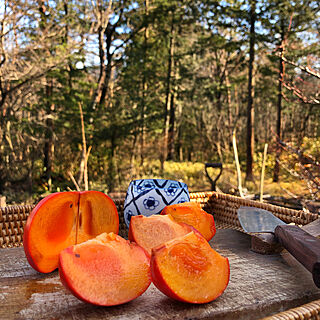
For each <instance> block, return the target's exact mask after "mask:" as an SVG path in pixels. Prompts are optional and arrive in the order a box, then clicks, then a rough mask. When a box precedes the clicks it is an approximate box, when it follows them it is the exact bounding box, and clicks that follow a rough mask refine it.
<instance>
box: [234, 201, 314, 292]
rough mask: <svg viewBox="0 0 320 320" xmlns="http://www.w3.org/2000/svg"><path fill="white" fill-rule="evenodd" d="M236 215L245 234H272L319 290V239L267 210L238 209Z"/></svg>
mask: <svg viewBox="0 0 320 320" xmlns="http://www.w3.org/2000/svg"><path fill="white" fill-rule="evenodd" d="M237 214H238V219H239V222H240V224H241V226H242V228H243V229H244V230H245V231H246V232H248V233H261V232H271V233H273V234H274V236H275V239H276V240H277V241H279V243H280V244H281V245H282V246H283V247H284V248H285V249H287V250H288V252H290V254H292V255H293V256H294V257H295V258H296V259H297V260H298V261H299V262H300V263H301V264H302V265H303V266H304V267H305V268H306V269H307V270H308V271H310V272H311V273H312V276H313V281H314V283H315V285H316V286H317V287H318V288H320V239H318V238H316V237H313V236H312V235H311V234H309V233H307V232H306V231H304V230H302V229H301V228H299V227H298V226H296V225H288V224H286V223H285V222H283V221H282V220H280V219H278V218H277V217H275V216H274V215H273V214H272V213H271V212H270V211H267V210H263V209H259V208H253V207H240V208H239V209H238V210H237Z"/></svg>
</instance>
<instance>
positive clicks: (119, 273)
mask: <svg viewBox="0 0 320 320" xmlns="http://www.w3.org/2000/svg"><path fill="white" fill-rule="evenodd" d="M59 274H60V278H61V281H62V283H63V284H64V286H65V287H66V288H67V289H69V290H70V291H71V293H73V294H74V295H75V296H76V297H77V298H79V299H81V300H83V301H85V302H89V303H92V304H95V305H101V306H113V305H118V304H122V303H125V302H128V301H131V300H133V299H135V298H137V297H138V296H140V295H141V294H142V293H143V292H145V291H146V290H147V288H148V287H149V285H150V283H151V274H150V259H149V257H148V255H147V254H146V252H145V251H144V249H142V248H141V247H140V246H138V245H137V244H136V243H134V242H130V241H128V240H125V239H123V238H121V237H120V236H118V235H116V234H114V233H109V234H106V233H103V234H101V235H99V236H98V237H96V238H95V239H91V240H88V241H86V242H83V243H81V244H78V245H74V246H71V247H68V248H66V249H64V250H62V251H61V253H60V256H59Z"/></svg>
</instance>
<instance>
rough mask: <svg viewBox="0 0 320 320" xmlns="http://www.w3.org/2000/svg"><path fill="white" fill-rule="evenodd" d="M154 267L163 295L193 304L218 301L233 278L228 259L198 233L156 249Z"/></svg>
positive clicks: (155, 279) (153, 258) (152, 261)
mask: <svg viewBox="0 0 320 320" xmlns="http://www.w3.org/2000/svg"><path fill="white" fill-rule="evenodd" d="M150 267H151V276H152V282H153V283H154V285H155V286H156V287H157V288H158V289H159V290H160V291H162V292H163V293H164V294H165V295H167V296H168V297H171V298H173V299H176V300H179V301H183V302H189V303H199V304H200V303H207V302H210V301H213V300H215V299H216V298H218V297H219V296H220V295H221V294H222V293H223V292H224V290H225V289H226V287H227V285H228V283H229V277H230V267H229V261H228V259H227V258H225V257H223V256H221V255H220V254H219V253H218V252H216V251H215V250H214V249H212V248H211V247H210V245H209V243H208V242H207V241H206V240H205V239H204V238H203V237H202V236H201V235H200V234H198V233H195V232H190V233H189V234H187V235H185V236H182V237H180V238H176V239H174V240H171V241H169V242H167V243H165V244H163V245H161V246H158V247H157V248H154V249H152V255H151V261H150Z"/></svg>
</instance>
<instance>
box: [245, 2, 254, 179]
mask: <svg viewBox="0 0 320 320" xmlns="http://www.w3.org/2000/svg"><path fill="white" fill-rule="evenodd" d="M255 11H256V0H252V1H251V3H250V49H249V75H248V106H247V167H246V181H253V153H254V105H253V96H254V79H253V78H254V75H253V69H254V56H255V49H254V45H255V21H256V12H255Z"/></svg>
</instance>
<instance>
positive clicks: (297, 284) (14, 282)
mask: <svg viewBox="0 0 320 320" xmlns="http://www.w3.org/2000/svg"><path fill="white" fill-rule="evenodd" d="M211 245H212V247H214V248H215V249H216V250H217V251H218V252H219V253H221V254H222V255H224V256H226V257H228V258H229V262H230V269H231V277H230V283H229V286H228V287H227V289H226V291H225V292H224V293H223V295H222V296H220V297H219V298H218V299H217V300H215V301H213V302H211V303H208V304H204V305H192V304H185V303H181V302H177V301H174V300H171V299H169V298H167V297H166V296H165V295H163V294H162V293H161V292H160V291H158V290H157V289H156V288H155V287H154V286H153V285H151V286H150V287H149V288H148V290H147V291H146V292H145V293H144V294H143V295H142V296H141V297H139V298H137V299H135V300H133V301H131V302H129V303H127V304H124V305H121V306H116V307H97V306H92V305H89V304H86V303H83V302H81V301H80V300H78V299H77V298H75V297H74V296H73V295H71V294H70V293H68V292H67V291H66V290H65V289H64V287H63V286H62V285H61V283H60V279H59V276H58V273H57V271H55V272H53V273H51V274H40V273H37V272H36V271H34V270H33V269H32V268H31V267H30V266H29V265H28V262H27V260H26V258H25V255H24V251H23V248H12V249H0V319H1V320H7V319H8V320H10V319H73V320H75V319H77V320H80V319H83V320H85V319H155V320H156V319H157V320H158V319H170V320H171V319H213V318H214V319H240V320H241V319H261V318H263V317H265V316H268V315H271V314H274V313H278V312H280V311H283V310H286V309H289V308H292V307H296V306H300V305H302V304H304V303H307V302H310V301H312V300H315V299H319V298H320V290H319V289H318V288H317V287H316V286H315V285H314V284H313V281H312V277H311V275H310V274H309V273H308V272H307V271H305V269H304V268H303V267H302V266H301V265H300V264H299V263H297V262H296V261H295V260H294V259H293V258H292V257H291V256H290V255H289V254H288V253H282V254H274V255H268V256H266V255H260V254H257V253H254V252H252V251H250V250H249V248H250V236H248V235H246V234H243V233H240V232H238V231H235V230H230V229H229V230H218V231H217V234H216V236H215V237H214V239H213V240H212V241H211Z"/></svg>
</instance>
